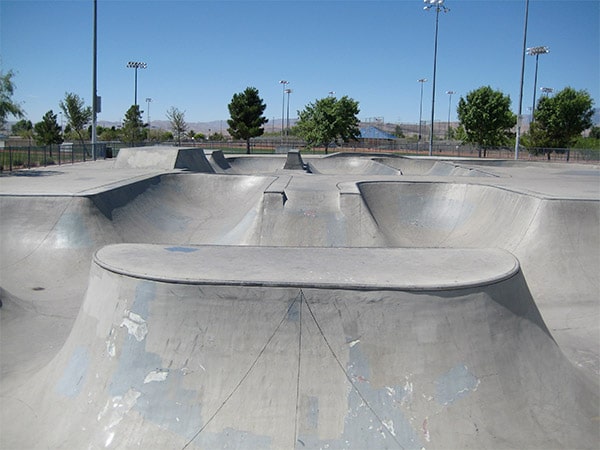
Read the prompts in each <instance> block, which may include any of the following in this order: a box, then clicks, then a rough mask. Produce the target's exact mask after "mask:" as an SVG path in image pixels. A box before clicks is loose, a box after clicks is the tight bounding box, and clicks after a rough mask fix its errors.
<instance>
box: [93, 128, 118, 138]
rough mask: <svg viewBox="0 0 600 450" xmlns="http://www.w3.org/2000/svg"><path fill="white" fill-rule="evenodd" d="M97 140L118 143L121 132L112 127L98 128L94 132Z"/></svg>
mask: <svg viewBox="0 0 600 450" xmlns="http://www.w3.org/2000/svg"><path fill="white" fill-rule="evenodd" d="M96 132H97V134H98V139H99V140H101V141H118V140H120V139H121V131H120V130H118V129H117V128H116V127H115V126H114V125H113V126H112V127H110V128H105V127H102V126H99V127H98V128H97V130H96Z"/></svg>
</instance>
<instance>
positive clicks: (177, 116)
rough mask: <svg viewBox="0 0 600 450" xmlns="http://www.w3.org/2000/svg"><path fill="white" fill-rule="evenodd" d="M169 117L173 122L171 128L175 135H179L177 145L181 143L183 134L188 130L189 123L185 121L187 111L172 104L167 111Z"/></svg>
mask: <svg viewBox="0 0 600 450" xmlns="http://www.w3.org/2000/svg"><path fill="white" fill-rule="evenodd" d="M167 119H168V120H169V122H170V124H171V129H172V130H173V133H175V136H177V145H181V135H182V134H184V133H185V131H186V130H187V123H186V122H185V111H180V110H179V109H177V108H175V107H174V106H171V108H169V110H168V111H167Z"/></svg>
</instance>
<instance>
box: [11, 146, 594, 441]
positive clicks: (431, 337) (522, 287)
mask: <svg viewBox="0 0 600 450" xmlns="http://www.w3.org/2000/svg"><path fill="white" fill-rule="evenodd" d="M0 192H1V195H0V236H1V240H0V251H1V254H0V256H1V259H0V270H1V272H0V288H1V291H0V295H1V300H2V307H1V308H0V314H1V322H0V325H1V335H0V336H1V342H0V345H1V347H0V350H1V360H0V361H1V363H2V368H1V369H2V371H1V380H2V381H1V388H0V395H1V402H0V403H1V404H2V408H1V409H2V411H1V412H2V416H1V417H0V431H1V433H0V447H1V448H132V447H139V448H178V449H183V448H190V449H195V448H198V449H212V448H244V449H255V448H273V449H279V448H298V449H299V448H359V449H361V448H390V449H395V448H400V449H413V448H414V449H421V448H427V449H430V448H431V449H434V448H441V449H445V448H545V449H549V448H556V449H558V448H597V446H598V442H599V441H600V396H599V394H600V382H599V375H600V325H599V323H600V270H599V268H600V168H599V167H598V166H596V165H579V164H573V163H569V164H564V163H540V162H527V161H502V160H491V159H469V158H464V159H461V158H448V159H444V158H427V157H421V158H409V157H400V156H396V155H393V154H384V153H382V154H367V153H365V154H362V153H338V154H332V155H327V156H320V155H319V156H317V155H305V154H301V153H300V152H298V151H289V152H288V153H287V154H282V155H229V154H223V153H222V152H221V151H218V150H212V151H211V150H201V149H198V148H176V147H168V148H166V147H155V148H152V147H149V148H132V149H123V150H121V152H119V155H118V156H117V158H115V159H114V160H109V159H107V160H98V161H90V162H87V163H81V164H73V165H64V166H57V167H48V168H46V169H36V170H29V171H26V170H25V171H20V172H15V173H13V174H9V175H6V176H3V177H0Z"/></svg>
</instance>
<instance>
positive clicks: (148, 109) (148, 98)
mask: <svg viewBox="0 0 600 450" xmlns="http://www.w3.org/2000/svg"><path fill="white" fill-rule="evenodd" d="M146 103H147V105H148V107H147V110H146V113H147V116H146V117H147V120H146V123H148V128H150V103H152V99H151V98H150V97H146Z"/></svg>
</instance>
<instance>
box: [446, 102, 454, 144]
mask: <svg viewBox="0 0 600 450" xmlns="http://www.w3.org/2000/svg"><path fill="white" fill-rule="evenodd" d="M446 94H448V96H449V97H448V139H450V110H451V105H452V94H456V92H454V91H446Z"/></svg>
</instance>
